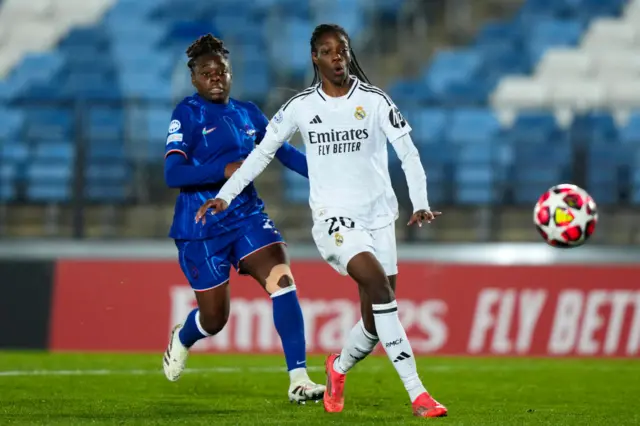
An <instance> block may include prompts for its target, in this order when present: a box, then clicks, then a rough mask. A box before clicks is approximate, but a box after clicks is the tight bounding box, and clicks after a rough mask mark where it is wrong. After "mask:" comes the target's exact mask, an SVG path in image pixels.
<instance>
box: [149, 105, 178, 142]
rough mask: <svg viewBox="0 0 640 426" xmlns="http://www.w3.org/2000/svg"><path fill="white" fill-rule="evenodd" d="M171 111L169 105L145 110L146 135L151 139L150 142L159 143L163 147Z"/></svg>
mask: <svg viewBox="0 0 640 426" xmlns="http://www.w3.org/2000/svg"><path fill="white" fill-rule="evenodd" d="M172 111H173V109H172V108H169V107H165V108H153V109H149V110H148V111H145V115H146V117H145V118H146V129H147V136H148V137H149V139H150V140H151V141H152V142H151V143H153V144H159V145H160V146H162V147H163V148H164V141H165V140H166V138H167V132H168V129H169V123H170V122H171V114H172Z"/></svg>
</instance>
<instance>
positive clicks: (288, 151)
mask: <svg viewBox="0 0 640 426" xmlns="http://www.w3.org/2000/svg"><path fill="white" fill-rule="evenodd" d="M276 158H277V159H278V160H279V161H280V162H281V163H282V165H283V166H285V167H286V168H287V169H289V170H293V171H294V172H296V173H298V174H299V175H300V176H304V177H306V178H307V179H308V178H309V169H308V167H307V156H306V155H304V153H303V152H302V151H300V150H298V149H297V148H296V147H295V146H293V145H291V144H290V143H288V142H285V143H284V144H283V145H282V146H281V147H280V149H279V150H278V151H277V152H276Z"/></svg>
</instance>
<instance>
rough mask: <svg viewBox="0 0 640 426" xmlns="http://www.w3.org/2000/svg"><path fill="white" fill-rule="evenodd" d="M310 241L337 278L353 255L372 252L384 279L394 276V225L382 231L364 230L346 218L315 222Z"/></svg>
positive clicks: (396, 269) (396, 264) (395, 266)
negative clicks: (333, 270)
mask: <svg viewBox="0 0 640 426" xmlns="http://www.w3.org/2000/svg"><path fill="white" fill-rule="evenodd" d="M311 233H312V235H313V240H314V241H315V243H316V247H318V251H319V252H320V255H321V256H322V258H323V259H324V260H326V261H327V263H329V265H331V266H332V267H333V268H334V269H335V270H336V271H338V272H339V273H340V274H341V275H347V264H348V263H349V261H350V260H351V259H352V258H353V257H354V256H355V255H357V254H360V253H362V252H370V253H372V254H373V255H374V256H375V257H376V259H378V262H380V264H381V265H382V267H383V268H384V272H385V273H386V274H387V276H390V275H396V274H397V273H398V253H397V250H396V228H395V223H393V222H392V223H390V224H389V225H387V226H385V227H384V228H379V229H374V230H370V229H365V228H362V227H359V226H358V224H357V223H356V224H354V223H353V221H351V220H350V219H348V218H344V217H338V218H329V219H326V220H323V221H316V222H314V224H313V228H312V230H311Z"/></svg>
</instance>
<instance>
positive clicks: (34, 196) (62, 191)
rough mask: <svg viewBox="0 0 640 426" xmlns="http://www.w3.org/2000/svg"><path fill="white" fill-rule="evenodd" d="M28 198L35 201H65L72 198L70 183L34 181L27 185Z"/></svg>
mask: <svg viewBox="0 0 640 426" xmlns="http://www.w3.org/2000/svg"><path fill="white" fill-rule="evenodd" d="M27 198H28V199H29V200H31V201H35V202H49V203H64V202H68V201H70V200H71V187H70V185H69V184H68V183H40V182H37V183H36V182H34V183H31V184H29V185H28V186H27Z"/></svg>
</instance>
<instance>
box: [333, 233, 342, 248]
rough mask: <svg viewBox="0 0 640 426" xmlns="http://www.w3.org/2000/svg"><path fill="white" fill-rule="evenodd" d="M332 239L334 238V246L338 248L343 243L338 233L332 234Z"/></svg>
mask: <svg viewBox="0 0 640 426" xmlns="http://www.w3.org/2000/svg"><path fill="white" fill-rule="evenodd" d="M333 238H335V240H336V245H337V246H338V247H340V246H341V245H342V243H344V238H342V235H341V234H340V233H339V232H336V233H335V234H333Z"/></svg>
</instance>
